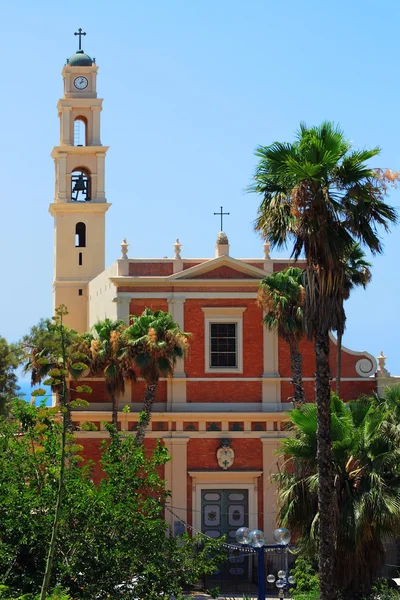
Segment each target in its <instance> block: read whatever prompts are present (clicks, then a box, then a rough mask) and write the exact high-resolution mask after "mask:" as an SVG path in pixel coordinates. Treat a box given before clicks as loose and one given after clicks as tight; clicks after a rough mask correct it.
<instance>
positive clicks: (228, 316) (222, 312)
mask: <svg viewBox="0 0 400 600" xmlns="http://www.w3.org/2000/svg"><path fill="white" fill-rule="evenodd" d="M201 310H202V311H203V312H204V372H205V373H215V374H216V373H243V313H244V311H245V310H246V307H243V306H230V307H217V306H215V307H214V306H210V307H207V306H203V307H202V309H201ZM214 323H235V324H236V358H237V366H236V367H231V368H229V367H223V368H217V367H211V364H210V363H211V348H210V326H211V324H214Z"/></svg>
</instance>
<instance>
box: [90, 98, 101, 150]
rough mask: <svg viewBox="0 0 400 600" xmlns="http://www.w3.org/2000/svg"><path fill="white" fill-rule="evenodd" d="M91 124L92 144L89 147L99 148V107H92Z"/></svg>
mask: <svg viewBox="0 0 400 600" xmlns="http://www.w3.org/2000/svg"><path fill="white" fill-rule="evenodd" d="M91 109H92V119H93V120H92V123H93V128H92V143H91V144H90V145H91V146H101V141H100V113H101V110H102V108H101V106H92V107H91Z"/></svg>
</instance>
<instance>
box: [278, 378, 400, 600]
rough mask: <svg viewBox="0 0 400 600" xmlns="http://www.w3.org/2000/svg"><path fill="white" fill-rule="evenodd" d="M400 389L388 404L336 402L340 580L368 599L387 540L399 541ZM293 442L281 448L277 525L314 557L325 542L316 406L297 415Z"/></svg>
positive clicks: (333, 403)
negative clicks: (298, 539) (283, 466)
mask: <svg viewBox="0 0 400 600" xmlns="http://www.w3.org/2000/svg"><path fill="white" fill-rule="evenodd" d="M399 412H400V388H398V387H397V388H392V389H390V390H388V391H387V395H385V397H384V398H378V397H373V398H370V399H368V398H363V399H360V400H358V401H355V402H352V403H349V404H345V403H343V402H342V401H341V400H339V398H338V397H337V396H335V395H332V401H331V435H332V468H333V473H334V477H335V487H334V492H333V503H334V507H335V510H334V515H335V532H336V535H335V542H334V549H335V582H336V586H337V589H338V590H340V591H341V592H342V593H343V594H344V595H346V596H348V597H351V598H352V597H355V595H356V594H361V593H369V591H370V589H371V586H372V584H373V582H374V579H375V578H376V577H377V575H378V573H379V570H380V568H381V567H382V564H383V558H384V549H383V540H384V539H385V538H396V537H398V536H399V535H400V436H399V433H398V422H396V420H395V419H396V417H397V415H398V413H399ZM291 418H292V421H293V423H294V425H295V427H294V433H295V437H293V438H289V439H286V440H285V441H284V442H283V443H282V450H281V454H282V455H283V456H285V457H286V459H287V464H286V467H289V469H288V470H287V471H282V472H280V473H279V474H278V475H277V476H276V480H277V481H278V482H279V485H280V490H279V501H280V509H279V517H278V518H279V522H280V523H282V524H283V525H285V526H287V527H289V529H291V530H292V532H293V533H295V534H297V535H299V536H301V537H302V539H303V542H304V544H305V546H306V549H307V551H308V552H309V553H312V552H314V553H315V552H316V548H317V546H318V543H319V533H318V522H319V519H320V514H319V511H318V502H317V486H318V474H317V464H316V449H317V415H316V406H315V405H313V404H309V405H305V406H304V407H303V408H302V409H301V410H295V411H293V412H292V413H291Z"/></svg>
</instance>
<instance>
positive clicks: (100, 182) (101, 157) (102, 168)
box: [96, 152, 106, 200]
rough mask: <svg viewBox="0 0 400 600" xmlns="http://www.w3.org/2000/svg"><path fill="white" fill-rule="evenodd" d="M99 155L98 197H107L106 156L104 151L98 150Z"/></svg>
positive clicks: (97, 154)
mask: <svg viewBox="0 0 400 600" xmlns="http://www.w3.org/2000/svg"><path fill="white" fill-rule="evenodd" d="M96 156H97V193H96V197H97V198H100V199H103V200H104V199H105V197H106V192H105V158H106V155H105V154H104V152H96Z"/></svg>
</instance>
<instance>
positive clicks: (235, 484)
mask: <svg viewBox="0 0 400 600" xmlns="http://www.w3.org/2000/svg"><path fill="white" fill-rule="evenodd" d="M189 475H190V476H191V477H192V510H193V513H192V514H193V527H194V528H195V529H197V530H198V531H201V492H202V490H222V489H224V490H229V489H233V490H234V489H243V490H248V497H249V527H250V529H258V525H257V516H258V498H257V486H258V481H257V479H258V477H260V475H262V471H208V472H205V471H201V472H200V471H189Z"/></svg>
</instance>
